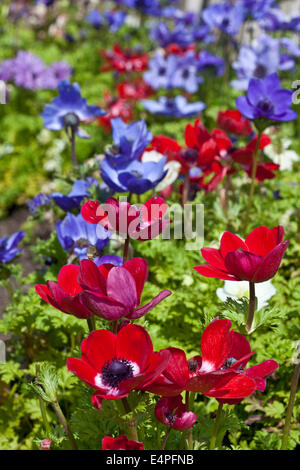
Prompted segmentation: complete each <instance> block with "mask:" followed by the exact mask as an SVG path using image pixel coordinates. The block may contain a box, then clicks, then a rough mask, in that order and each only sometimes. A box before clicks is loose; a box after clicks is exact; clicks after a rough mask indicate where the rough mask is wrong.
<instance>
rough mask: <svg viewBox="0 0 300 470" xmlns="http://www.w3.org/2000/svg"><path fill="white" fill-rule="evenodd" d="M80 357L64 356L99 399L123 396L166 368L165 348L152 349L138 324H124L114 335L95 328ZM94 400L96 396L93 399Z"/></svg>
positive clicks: (138, 388)
mask: <svg viewBox="0 0 300 470" xmlns="http://www.w3.org/2000/svg"><path fill="white" fill-rule="evenodd" d="M81 352H82V355H81V359H78V358H75V357H71V358H68V359H67V368H68V370H69V371H70V372H73V373H74V374H76V375H77V376H78V377H79V378H80V379H81V380H82V381H83V382H85V383H86V384H87V385H89V386H90V387H92V388H94V389H96V390H97V392H96V393H95V394H94V397H95V396H96V397H97V401H98V406H99V402H100V401H101V400H102V399H107V400H115V399H119V398H124V397H126V396H127V395H128V394H129V393H130V392H131V391H132V390H140V389H141V388H142V387H143V386H145V385H147V384H150V383H151V382H153V380H155V378H156V377H157V376H158V375H159V374H160V373H161V372H162V371H163V370H164V369H165V368H166V366H167V364H168V359H169V353H168V351H166V350H164V351H160V352H153V346H152V341H151V338H150V336H149V335H148V333H147V331H146V330H145V329H144V328H143V327H141V326H138V325H127V326H124V327H123V328H122V329H121V330H120V331H119V333H118V334H117V335H114V334H113V333H112V332H110V331H108V330H95V331H92V333H90V334H89V336H88V338H87V339H85V340H83V341H82V343H81ZM94 400H95V398H94Z"/></svg>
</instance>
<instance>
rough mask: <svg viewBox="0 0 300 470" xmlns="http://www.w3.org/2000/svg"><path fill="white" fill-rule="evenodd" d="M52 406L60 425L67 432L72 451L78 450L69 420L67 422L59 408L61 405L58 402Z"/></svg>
mask: <svg viewBox="0 0 300 470" xmlns="http://www.w3.org/2000/svg"><path fill="white" fill-rule="evenodd" d="M52 406H53V408H54V411H55V413H56V415H57V417H58V419H59V422H60V424H61V425H62V427H63V428H64V430H65V432H66V434H67V436H68V438H69V441H70V444H71V447H72V450H77V444H76V442H75V439H74V436H73V434H72V431H71V430H70V428H69V426H68V423H67V420H66V418H65V416H64V414H63V412H62V409H61V407H60V406H59V403H58V402H57V401H56V402H54V403H52Z"/></svg>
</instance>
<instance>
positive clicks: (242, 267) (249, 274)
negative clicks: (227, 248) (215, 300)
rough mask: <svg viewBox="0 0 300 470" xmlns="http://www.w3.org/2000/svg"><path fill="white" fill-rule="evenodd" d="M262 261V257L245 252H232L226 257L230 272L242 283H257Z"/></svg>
mask: <svg viewBox="0 0 300 470" xmlns="http://www.w3.org/2000/svg"><path fill="white" fill-rule="evenodd" d="M262 261H263V260H262V258H261V257H260V256H258V255H255V254H253V253H250V252H249V251H244V250H236V251H232V252H231V253H228V254H227V255H226V257H225V265H226V267H227V269H228V271H229V272H230V273H231V274H233V275H234V276H235V277H236V278H237V279H239V280H240V281H252V282H257V281H255V280H254V279H255V276H256V272H257V270H258V269H259V267H260V266H261V264H262ZM265 280H266V279H265Z"/></svg>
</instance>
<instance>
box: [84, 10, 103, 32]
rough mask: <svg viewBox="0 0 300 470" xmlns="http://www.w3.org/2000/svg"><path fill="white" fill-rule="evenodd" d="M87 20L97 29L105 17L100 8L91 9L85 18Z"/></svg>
mask: <svg viewBox="0 0 300 470" xmlns="http://www.w3.org/2000/svg"><path fill="white" fill-rule="evenodd" d="M85 21H86V22H87V23H89V24H90V25H92V26H93V28H95V29H99V28H100V27H101V26H102V25H103V22H104V18H103V16H102V15H101V13H100V12H99V11H98V10H91V11H89V12H88V15H87V16H86V18H85Z"/></svg>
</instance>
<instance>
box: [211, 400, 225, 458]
mask: <svg viewBox="0 0 300 470" xmlns="http://www.w3.org/2000/svg"><path fill="white" fill-rule="evenodd" d="M222 408H223V405H222V403H219V407H218V410H217V415H216V420H215V425H214V429H213V434H212V436H211V440H210V444H209V450H215V447H216V441H217V436H218V430H219V425H220V421H221V416H222Z"/></svg>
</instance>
